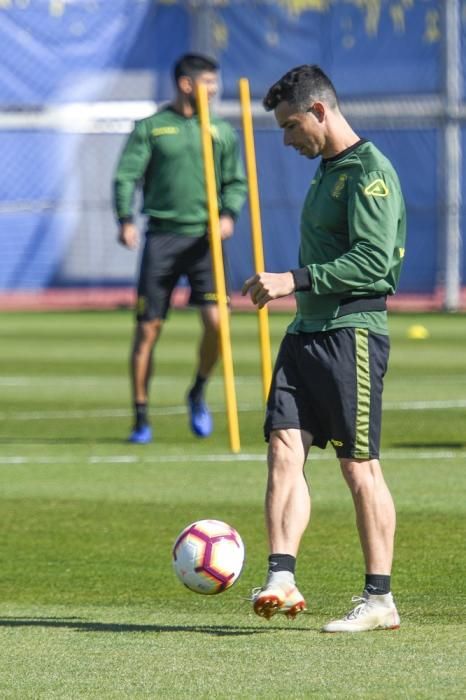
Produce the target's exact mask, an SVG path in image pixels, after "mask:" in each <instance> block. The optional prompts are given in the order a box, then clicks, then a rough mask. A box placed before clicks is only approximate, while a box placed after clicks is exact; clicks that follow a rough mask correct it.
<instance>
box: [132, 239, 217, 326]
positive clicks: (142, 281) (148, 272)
mask: <svg viewBox="0 0 466 700" xmlns="http://www.w3.org/2000/svg"><path fill="white" fill-rule="evenodd" d="M182 275H186V276H187V278H188V282H189V285H190V287H191V294H190V297H189V303H190V304H193V305H196V306H202V305H204V304H212V303H215V301H216V294H215V284H214V280H213V274H212V263H211V257H210V248H209V240H208V237H207V235H205V236H199V237H193V236H183V235H180V234H177V233H156V234H154V233H148V234H147V236H146V242H145V246H144V250H143V253H142V259H141V268H140V274H139V282H138V300H137V307H136V314H137V318H138V321H151V320H153V319H155V318H160V319H165V318H166V317H167V313H168V309H169V308H170V298H171V295H172V292H173V290H174V288H175V286H176V284H177V282H178V280H179V278H180V277H181V276H182Z"/></svg>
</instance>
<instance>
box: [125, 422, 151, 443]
mask: <svg viewBox="0 0 466 700" xmlns="http://www.w3.org/2000/svg"><path fill="white" fill-rule="evenodd" d="M128 442H132V443H133V444H135V445H147V444H148V443H149V442H152V428H151V427H150V425H143V426H141V427H140V428H134V430H133V432H132V433H131V435H130V436H129V438H128Z"/></svg>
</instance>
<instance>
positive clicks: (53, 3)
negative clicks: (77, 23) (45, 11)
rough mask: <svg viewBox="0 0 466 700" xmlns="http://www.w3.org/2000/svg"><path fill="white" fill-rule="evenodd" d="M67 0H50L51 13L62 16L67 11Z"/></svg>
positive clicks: (54, 15)
mask: <svg viewBox="0 0 466 700" xmlns="http://www.w3.org/2000/svg"><path fill="white" fill-rule="evenodd" d="M65 2H66V0H50V1H49V14H51V15H52V17H61V16H62V15H63V13H64V11H65Z"/></svg>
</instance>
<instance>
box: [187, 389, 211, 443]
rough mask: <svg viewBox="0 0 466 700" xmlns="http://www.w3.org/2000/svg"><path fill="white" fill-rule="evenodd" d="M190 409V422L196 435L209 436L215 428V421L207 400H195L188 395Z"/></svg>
mask: <svg viewBox="0 0 466 700" xmlns="http://www.w3.org/2000/svg"><path fill="white" fill-rule="evenodd" d="M188 409H189V423H190V426H191V430H192V431H193V433H194V435H197V437H201V438H206V437H209V435H211V433H212V430H213V429H214V423H213V420H212V415H211V413H210V411H209V409H208V408H207V406H206V403H205V401H203V400H202V399H199V400H198V401H194V400H193V399H192V398H191V397H190V396H188Z"/></svg>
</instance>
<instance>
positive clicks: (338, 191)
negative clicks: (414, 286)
mask: <svg viewBox="0 0 466 700" xmlns="http://www.w3.org/2000/svg"><path fill="white" fill-rule="evenodd" d="M405 238H406V212H405V205H404V201H403V195H402V193H401V188H400V183H399V180H398V176H397V174H396V172H395V170H394V168H393V166H392V165H391V163H390V161H389V160H388V159H387V158H386V157H385V156H384V155H383V154H382V153H381V152H380V151H379V150H378V149H377V148H376V147H375V146H374V145H373V144H372V143H370V142H369V141H364V140H362V141H359V142H358V143H357V144H355V145H354V146H352V147H350V148H348V149H347V150H346V151H344V152H343V153H340V154H339V155H337V156H335V157H334V158H329V159H327V160H322V161H321V164H320V166H319V168H318V169H317V172H316V174H315V177H314V179H313V180H312V183H311V187H310V189H309V192H308V194H307V196H306V199H305V202H304V206H303V211H302V215H301V244H300V251H299V261H300V266H302V267H307V268H308V270H309V272H310V277H311V280H312V286H311V289H310V291H299V292H296V300H297V314H296V317H295V319H294V321H293V322H292V324H291V325H290V326H289V328H288V332H290V333H299V332H315V331H328V330H333V329H335V328H343V327H358V328H367V329H369V330H372V331H374V332H376V333H382V334H387V333H388V330H387V313H386V311H364V312H358V313H351V314H348V315H346V316H341V317H338V313H339V310H340V302H341V300H342V299H348V298H349V297H362V296H376V295H390V294H393V293H394V292H395V290H396V287H397V284H398V280H399V277H400V271H401V265H402V260H403V256H404V251H405Z"/></svg>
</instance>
